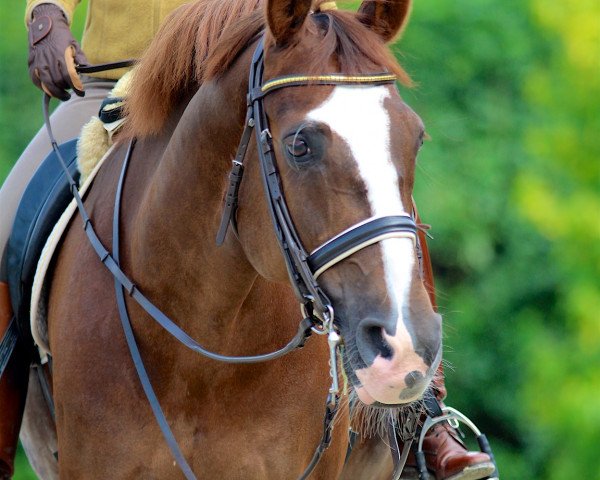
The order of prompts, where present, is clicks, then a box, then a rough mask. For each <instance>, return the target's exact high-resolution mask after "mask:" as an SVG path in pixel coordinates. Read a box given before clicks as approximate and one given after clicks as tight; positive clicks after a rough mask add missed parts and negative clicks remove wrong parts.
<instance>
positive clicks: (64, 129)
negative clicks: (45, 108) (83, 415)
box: [0, 79, 114, 480]
mask: <svg viewBox="0 0 600 480" xmlns="http://www.w3.org/2000/svg"><path fill="white" fill-rule="evenodd" d="M84 86H85V90H86V94H85V97H78V96H76V95H73V96H72V97H71V99H70V100H68V101H67V102H64V103H62V104H61V105H59V106H58V108H57V109H56V110H55V111H54V112H53V113H52V116H51V123H52V131H53V133H54V136H55V138H56V140H57V142H58V143H59V144H60V143H63V142H65V141H67V140H71V139H73V138H75V137H77V136H78V135H79V132H80V130H81V127H82V126H83V125H84V124H85V123H86V122H87V121H88V120H89V119H90V118H91V117H92V116H94V115H97V114H98V110H99V108H100V104H101V103H102V100H103V99H104V98H105V97H106V95H107V94H108V92H110V90H111V88H112V87H113V86H114V82H110V81H106V80H102V81H100V80H95V79H86V81H84ZM51 148H52V147H51V145H50V140H49V138H48V135H47V133H46V129H45V128H42V129H41V130H40V131H39V132H38V133H37V135H36V136H35V137H34V138H33V140H32V141H31V142H30V143H29V145H28V146H27V148H26V149H25V151H24V152H23V154H22V155H21V157H20V158H19V160H18V161H17V163H16V164H15V166H14V167H13V169H12V170H11V172H10V174H9V175H8V177H7V178H6V180H5V182H4V183H3V185H2V188H1V189H0V205H2V208H0V258H2V259H3V258H4V254H5V250H6V244H7V243H8V238H9V236H10V232H11V228H12V224H13V221H14V217H15V214H16V210H17V207H18V205H19V201H20V199H21V196H22V195H23V191H24V190H25V187H26V186H27V184H28V183H29V180H30V179H31V177H32V176H33V174H34V172H35V170H36V169H37V168H38V166H39V165H40V163H41V162H42V160H43V159H44V158H46V156H47V155H48V153H49V152H50V150H51ZM0 264H1V265H2V266H1V268H0V315H1V317H0V339H1V338H2V337H3V335H4V331H5V330H4V328H3V326H4V325H5V324H6V327H8V323H9V320H10V315H12V313H11V309H10V298H9V295H8V286H7V285H6V283H5V282H6V280H7V271H6V262H5V261H2V262H0ZM22 356H23V355H22V353H21V352H19V351H16V352H15V354H14V356H13V358H12V359H11V361H10V362H9V364H8V365H7V368H6V370H5V372H4V374H3V375H2V378H1V380H0V412H1V414H0V480H4V479H5V478H10V476H11V475H12V469H13V461H14V455H15V450H16V446H17V440H18V433H19V429H20V426H21V419H22V415H23V405H24V401H25V395H26V391H27V380H28V378H29V368H28V367H29V364H28V362H27V361H26V360H25V361H24V360H23V358H22Z"/></svg>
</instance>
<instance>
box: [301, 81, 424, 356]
mask: <svg viewBox="0 0 600 480" xmlns="http://www.w3.org/2000/svg"><path fill="white" fill-rule="evenodd" d="M389 96H390V92H389V90H388V88H387V87H384V86H379V87H352V86H336V87H335V88H334V89H333V92H332V93H331V95H330V96H329V97H328V98H327V99H326V100H325V102H324V103H323V104H321V105H320V106H319V107H317V108H316V109H315V110H313V111H311V112H309V114H308V119H309V120H313V121H318V122H323V123H326V124H327V125H329V127H330V128H331V130H332V131H334V132H335V133H336V134H337V135H339V136H340V137H341V138H342V139H343V140H344V141H345V142H346V143H347V145H348V146H349V148H350V150H351V152H352V155H353V156H354V161H355V162H356V163H357V166H358V171H359V173H360V175H361V177H362V179H363V182H364V184H365V186H366V188H367V192H368V200H369V203H370V206H371V214H372V215H373V216H376V217H379V216H384V215H408V212H406V211H405V210H404V207H403V205H402V201H401V197H400V187H399V184H398V172H397V170H396V168H395V166H394V164H393V162H392V157H391V151H390V119H389V114H388V112H387V110H386V109H385V107H384V101H385V99H386V98H389ZM380 245H381V249H382V256H383V265H384V269H385V280H386V285H387V290H388V295H389V298H390V299H391V300H392V302H393V304H394V306H395V307H396V309H397V312H398V322H397V327H396V328H397V330H396V335H395V340H396V341H392V342H391V343H394V344H395V345H393V347H401V346H400V345H398V343H402V344H404V346H408V345H406V343H407V342H408V343H409V344H410V335H408V332H407V330H406V327H405V326H404V323H403V322H402V321H401V319H402V307H403V306H405V305H406V304H407V303H408V295H409V292H410V284H411V278H412V269H413V265H414V262H415V251H414V246H413V241H412V240H411V239H410V238H393V239H388V240H383V241H382V242H381V243H380Z"/></svg>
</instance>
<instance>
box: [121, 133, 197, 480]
mask: <svg viewBox="0 0 600 480" xmlns="http://www.w3.org/2000/svg"><path fill="white" fill-rule="evenodd" d="M134 144H135V141H134V140H131V141H130V142H129V148H128V149H127V154H126V155H125V159H124V160H123V167H122V169H121V175H120V177H119V183H118V186H117V192H116V195H115V207H114V214H113V241H112V250H113V258H114V259H115V263H116V264H117V266H118V265H119V219H120V211H121V198H122V193H123V183H124V181H125V176H126V175H127V167H128V166H129V160H130V158H131V152H132V151H133V146H134ZM115 294H116V297H117V306H118V308H119V318H120V320H121V326H122V327H123V332H124V333H125V340H126V341H127V346H128V347H129V353H130V355H131V359H132V360H133V364H134V366H135V370H136V372H137V374H138V378H139V379H140V383H141V384H142V388H143V389H144V393H145V394H146V398H147V399H148V403H149V404H150V408H151V409H152V412H153V413H154V417H155V418H156V421H157V423H158V426H159V427H160V430H161V432H162V434H163V437H164V438H165V441H166V442H167V445H168V446H169V449H170V450H171V453H172V454H173V457H174V458H175V461H176V462H177V465H179V468H180V469H181V471H182V472H183V474H184V475H185V478H187V479H188V480H195V479H196V476H195V475H194V473H193V472H192V469H191V468H190V466H189V464H188V463H187V461H186V459H185V457H184V456H183V453H182V452H181V449H180V448H179V445H178V443H177V440H176V439H175V436H174V435H173V431H172V430H171V428H170V427H169V423H168V422H167V419H166V417H165V414H164V412H163V410H162V408H161V407H160V403H159V402H158V398H157V397H156V394H155V393H154V389H153V388H152V383H151V382H150V378H149V377H148V373H147V371H146V367H145V366H144V362H143V360H142V356H141V354H140V350H139V348H138V346H137V342H136V341H135V336H134V334H133V328H132V327H131V321H130V320H129V313H128V311H127V303H126V302H125V290H124V289H123V285H122V284H121V283H119V281H118V280H117V279H116V278H115Z"/></svg>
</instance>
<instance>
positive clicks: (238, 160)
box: [43, 37, 418, 480]
mask: <svg viewBox="0 0 600 480" xmlns="http://www.w3.org/2000/svg"><path fill="white" fill-rule="evenodd" d="M263 42H264V39H263V37H261V38H260V39H259V41H258V45H257V47H256V50H255V52H254V55H253V57H252V64H251V68H250V78H249V86H248V95H247V113H246V119H245V127H244V131H243V133H242V137H241V140H240V144H239V147H238V150H237V154H236V157H235V159H234V160H233V167H232V169H231V172H230V175H229V186H228V189H227V192H226V196H225V206H224V210H223V214H222V219H221V224H220V227H219V231H218V233H217V244H218V245H221V244H222V243H223V242H224V240H225V236H226V234H227V230H228V226H229V224H232V225H233V228H234V229H237V227H236V222H235V212H236V208H237V205H238V191H239V186H240V183H241V181H242V177H243V171H244V165H243V162H244V157H245V154H246V150H247V148H248V145H249V142H250V138H251V134H252V130H254V131H255V133H256V143H257V147H258V148H257V150H258V157H259V163H260V171H261V177H262V182H263V186H264V189H265V194H266V199H267V204H268V210H269V213H270V216H271V220H272V222H273V226H274V230H275V235H276V237H277V241H278V244H279V246H280V249H281V251H282V254H283V257H284V261H285V264H286V267H287V271H288V275H289V278H290V283H291V286H292V288H293V290H294V293H295V295H296V298H297V300H298V301H299V303H300V307H301V310H302V312H303V317H304V318H303V320H302V321H301V322H300V324H299V327H298V331H297V333H296V335H295V336H294V338H292V340H291V341H290V342H289V343H288V344H287V345H286V346H284V347H283V348H281V349H279V350H277V351H275V352H271V353H267V354H262V355H253V356H238V357H232V356H226V355H221V354H218V353H214V352H211V351H209V350H207V349H205V348H204V347H202V345H200V344H199V343H198V342H196V341H195V340H194V339H192V338H191V337H190V336H189V335H188V334H187V333H186V332H185V331H183V330H182V329H181V328H180V327H179V326H178V325H176V324H175V322H173V321H172V320H171V319H170V318H169V317H168V316H167V315H165V314H164V313H163V312H162V311H161V310H160V309H159V308H158V307H156V306H155V305H154V304H153V303H152V302H151V301H150V300H149V299H148V298H147V297H145V296H144V294H143V293H142V292H141V291H140V289H139V288H138V287H137V286H136V284H135V283H134V282H133V281H132V280H131V279H130V278H129V277H128V276H127V274H126V273H125V272H123V270H122V269H121V267H120V263H119V244H120V242H119V238H120V235H119V223H120V222H119V219H120V205H121V197H122V192H123V186H124V183H125V178H126V174H127V169H128V165H129V161H130V159H131V154H132V151H133V148H134V145H135V140H132V141H131V142H130V144H129V148H128V149H127V153H126V155H125V159H124V161H123V166H122V169H121V175H120V177H119V181H118V185H117V189H116V196H115V207H114V214H113V237H112V254H111V252H110V251H109V250H108V249H107V248H106V247H105V246H104V245H103V244H102V242H101V240H100V238H99V237H98V235H97V234H96V232H95V230H94V226H93V223H92V221H91V219H90V217H89V215H88V213H87V211H86V209H85V206H84V204H83V200H82V198H81V196H80V195H79V191H78V187H77V183H76V182H75V180H74V179H73V178H72V176H71V175H70V173H69V171H68V169H67V166H66V162H65V161H64V158H63V157H62V155H61V152H60V150H59V148H58V144H57V142H56V140H55V138H54V135H53V133H52V128H51V125H50V118H49V101H50V97H49V96H48V95H44V103H43V111H44V120H45V124H46V128H47V131H48V135H49V137H50V140H51V143H52V148H53V150H54V152H55V153H56V155H57V157H58V159H59V161H60V162H61V165H62V167H63V170H64V172H65V174H66V177H67V180H68V182H69V187H70V191H71V193H72V195H73V197H74V199H75V201H76V204H77V208H78V211H79V213H80V215H81V217H82V220H83V228H84V231H85V233H86V235H87V237H88V240H89V242H90V244H91V246H92V247H93V249H94V251H95V252H96V254H97V255H98V257H99V259H100V261H101V262H102V264H103V265H104V266H105V267H106V268H107V269H108V270H109V271H110V272H111V274H112V275H113V278H114V283H115V294H116V297H117V306H118V310H119V317H120V320H121V324H122V327H123V330H124V333H125V339H126V341H127V345H128V347H129V350H130V354H131V356H132V359H133V362H134V366H135V368H136V371H137V374H138V376H139V378H140V382H141V384H142V387H143V390H144V393H145V394H146V397H147V399H148V402H149V403H150V406H151V408H152V411H153V413H154V415H155V417H156V420H157V423H158V425H159V427H160V429H161V431H162V433H163V436H164V438H165V440H166V442H167V444H168V446H169V448H170V450H171V452H172V454H173V456H174V458H175V461H176V462H177V464H178V465H179V467H180V469H181V470H182V473H183V474H184V475H185V477H186V478H188V479H195V478H196V477H195V475H194V473H193V472H192V470H191V468H190V467H189V465H188V463H187V461H186V460H185V458H184V456H183V453H182V452H181V449H180V448H179V445H178V443H177V441H176V439H175V437H174V435H173V433H172V431H171V429H170V427H169V425H168V422H167V419H166V417H165V415H164V413H163V411H162V409H161V407H160V404H159V402H158V399H157V397H156V395H155V393H154V390H153V388H152V385H151V383H150V379H149V377H148V374H147V373H146V369H145V366H144V363H143V360H142V358H141V355H140V352H139V348H138V346H137V342H136V340H135V337H134V333H133V329H132V327H131V321H130V319H129V313H128V309H127V304H126V301H125V294H126V293H127V294H128V296H129V297H130V298H132V299H133V300H134V301H136V302H137V303H138V304H139V305H140V306H141V307H142V309H144V310H145V311H146V313H148V314H149V315H150V316H151V317H152V318H153V319H154V320H155V321H156V322H157V323H158V324H159V325H161V326H162V327H163V329H165V330H166V331H167V332H168V333H169V334H170V335H172V336H173V337H174V338H175V339H177V340H178V341H179V342H180V343H182V344H183V345H184V346H186V347H187V348H189V349H190V350H192V351H195V352H197V353H200V354H201V355H203V356H205V357H207V358H210V359H213V360H217V361H221V362H225V363H237V364H241V363H258V362H264V361H269V360H274V359H276V358H280V357H282V356H284V355H286V354H288V353H290V352H291V351H293V350H295V349H296V348H300V347H302V346H303V345H304V343H305V341H306V339H307V338H308V337H309V336H310V334H311V332H315V333H318V334H323V335H327V336H328V344H329V356H330V361H329V364H330V375H331V377H332V385H331V388H330V389H329V394H328V396H327V401H326V405H325V416H324V420H323V434H322V437H321V441H320V442H319V445H318V447H317V448H316V450H315V453H314V454H313V457H312V460H311V462H310V464H309V465H308V466H307V467H306V469H305V471H304V472H303V474H302V475H301V476H300V477H299V478H300V480H303V479H306V478H308V476H309V475H310V474H311V473H312V471H313V470H314V468H315V467H316V465H317V463H318V462H319V460H320V458H321V456H322V454H323V452H324V451H325V449H327V447H328V446H329V444H330V442H331V438H332V431H333V420H334V418H335V415H336V413H337V410H338V406H339V400H340V394H339V390H340V388H339V385H338V362H337V359H338V354H339V348H340V340H341V338H340V336H339V333H338V331H337V326H336V325H334V310H333V307H332V305H331V302H330V300H329V298H328V297H327V295H326V294H325V293H324V291H323V290H322V288H321V287H320V286H319V284H318V282H317V278H318V277H319V276H320V275H321V274H322V273H323V272H324V271H326V270H327V269H329V268H331V267H332V266H334V265H335V264H337V263H338V262H340V261H342V260H343V259H345V258H347V257H348V256H350V255H352V254H354V253H355V252H357V251H359V250H361V249H363V248H365V247H367V246H369V245H372V244H374V243H377V242H381V241H382V240H384V239H387V238H397V237H401V238H406V237H408V238H411V239H412V240H413V242H414V243H415V244H416V245H418V237H417V230H418V227H417V225H416V224H415V221H414V220H413V218H412V217H411V216H408V215H397V216H384V217H377V218H370V219H367V220H365V221H363V222H360V223H358V224H356V225H354V226H352V227H351V228H349V229H347V230H345V231H344V232H341V233H340V234H338V235H336V236H335V237H333V238H332V239H330V240H328V241H326V242H325V243H324V244H323V245H321V246H319V247H318V248H316V249H315V250H314V251H312V252H311V253H310V254H309V253H308V252H307V251H306V249H305V248H304V247H303V245H302V242H301V241H300V237H299V236H298V234H297V232H296V229H295V227H294V224H293V222H292V219H291V216H290V213H289V209H288V208H287V204H286V202H285V198H284V196H283V191H282V188H281V181H280V176H279V173H278V170H277V162H276V159H275V153H274V149H273V141H272V136H271V133H270V130H269V124H268V120H267V115H266V111H265V107H264V104H263V100H264V98H265V97H266V96H267V95H268V94H270V93H271V92H274V91H276V90H279V89H282V88H288V87H301V86H308V85H365V86H377V85H384V84H392V83H394V81H395V79H396V77H395V76H394V75H391V74H388V73H378V74H372V75H353V76H347V75H342V74H331V75H318V76H304V75H295V76H285V77H278V78H275V79H272V80H270V81H268V82H266V83H263V72H264V43H263ZM121 66H123V64H122V63H119V64H117V66H113V65H109V64H107V65H104V66H102V67H103V69H104V70H107V69H110V68H119V67H121ZM80 70H81V69H80ZM95 71H98V70H95ZM405 449H407V447H405ZM405 451H406V452H407V451H408V450H405ZM404 453H405V452H404V451H403V455H402V457H403V458H404V460H405V455H404ZM398 470H399V471H401V470H402V467H400V468H399V469H398V468H396V470H395V471H398ZM397 476H399V473H398V475H397ZM395 477H396V473H395Z"/></svg>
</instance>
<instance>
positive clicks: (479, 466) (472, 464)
mask: <svg viewBox="0 0 600 480" xmlns="http://www.w3.org/2000/svg"><path fill="white" fill-rule="evenodd" d="M413 208H414V212H415V219H416V222H417V224H420V222H421V220H420V218H419V215H418V213H417V209H416V205H413ZM418 236H419V243H420V246H421V269H422V277H423V284H424V285H425V289H426V290H427V293H428V294H429V299H430V300H431V305H432V306H433V308H434V310H435V311H437V303H436V298H435V285H434V280H433V269H432V267H431V259H430V256H429V250H428V248H427V237H426V235H425V233H424V232H423V230H419V231H418ZM432 383H433V385H432V386H433V393H434V395H435V398H436V400H437V401H438V403H439V404H440V405H441V406H443V400H444V398H446V385H445V383H444V368H443V366H442V364H441V363H440V366H439V367H438V370H437V373H436V375H435V377H434V379H433V382H432ZM423 420H424V418H423ZM413 445H414V444H413ZM423 452H424V453H425V460H426V463H427V470H429V472H431V473H432V474H433V475H435V479H436V480H478V479H483V478H487V477H488V476H490V475H491V474H492V473H493V472H494V470H495V465H494V463H493V462H492V460H491V458H490V456H489V455H488V454H487V453H483V452H470V451H468V450H467V448H466V446H465V444H464V443H463V442H462V440H461V439H460V437H459V436H458V432H457V431H456V430H455V429H454V428H452V427H451V426H450V424H449V423H448V422H441V423H437V424H435V425H434V426H433V427H432V428H431V429H430V430H429V431H428V432H427V434H426V435H425V439H424V441H423ZM417 472H418V468H417V461H416V458H415V455H414V453H413V452H412V451H411V452H410V455H409V457H408V459H407V462H406V468H405V471H404V472H403V473H402V477H401V478H407V479H408V478H418V473H417Z"/></svg>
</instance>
